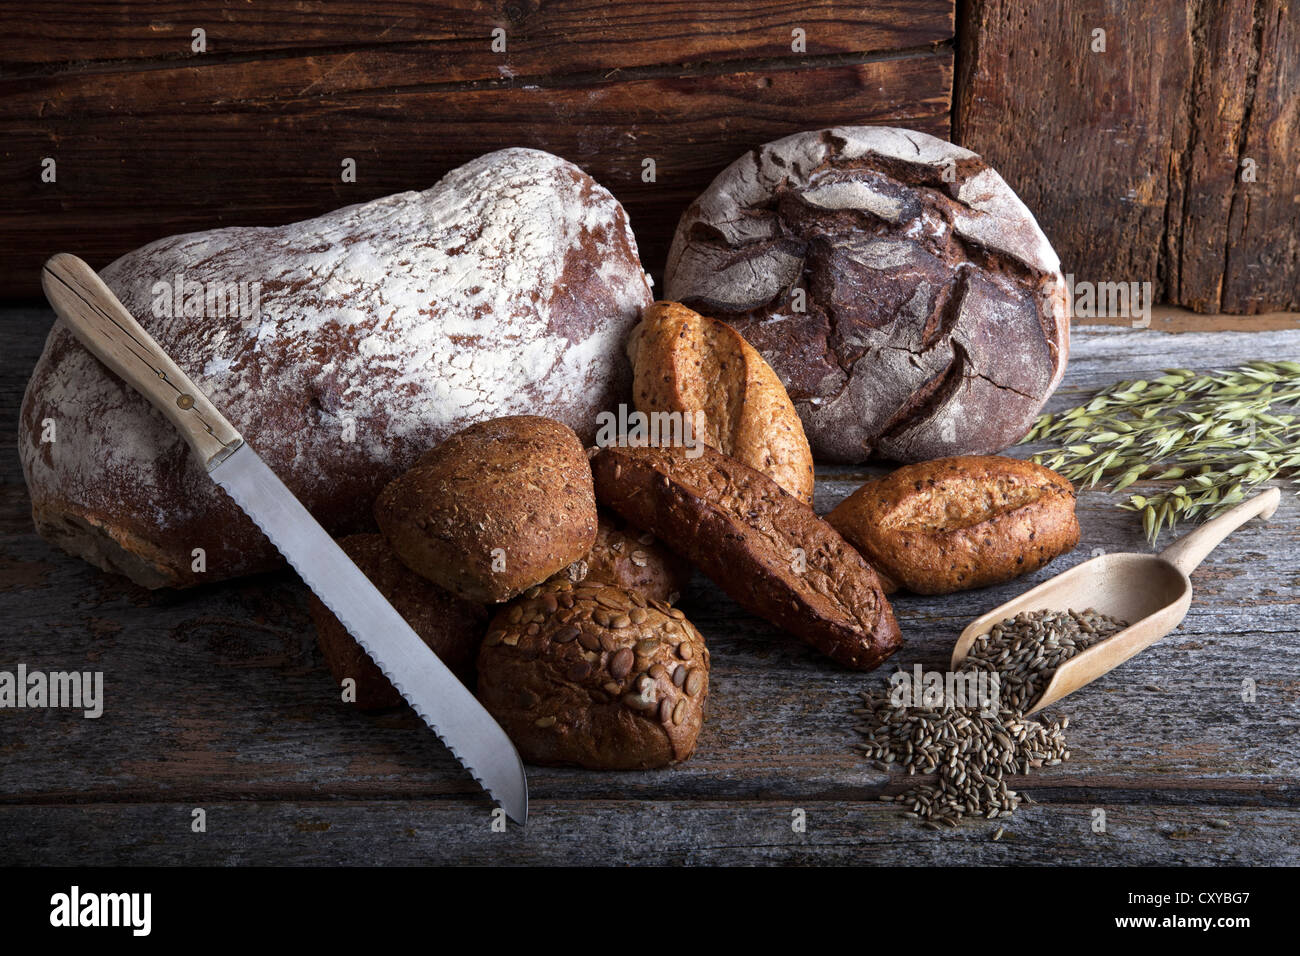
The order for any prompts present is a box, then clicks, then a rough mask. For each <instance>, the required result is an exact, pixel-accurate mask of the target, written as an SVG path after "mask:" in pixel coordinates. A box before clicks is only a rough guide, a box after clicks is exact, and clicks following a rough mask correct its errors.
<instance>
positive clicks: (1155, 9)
mask: <svg viewBox="0 0 1300 956" xmlns="http://www.w3.org/2000/svg"><path fill="white" fill-rule="evenodd" d="M1095 30H1104V31H1105V41H1106V49H1105V51H1104V52H1098V51H1094V50H1093V49H1092V44H1093V42H1094V32H1093V31H1095ZM960 34H961V41H960V50H959V60H960V63H961V69H960V76H959V79H958V89H957V92H956V95H955V102H954V128H955V135H956V138H957V140H958V141H959V142H961V143H962V145H965V146H968V147H969V148H971V149H974V150H976V151H977V152H979V153H981V154H983V155H984V157H985V158H986V159H988V160H989V161H990V162H992V163H993V164H994V165H995V166H996V167H998V168H999V169H1000V171H1001V172H1002V174H1003V176H1004V177H1005V178H1006V179H1007V181H1008V182H1009V183H1010V184H1011V185H1012V187H1013V188H1015V189H1016V190H1017V191H1018V192H1020V194H1021V196H1022V198H1024V199H1025V201H1026V202H1027V203H1028V205H1029V207H1030V208H1031V209H1033V210H1034V211H1035V213H1036V215H1037V216H1038V219H1039V222H1040V223H1041V224H1042V225H1043V228H1044V231H1046V233H1047V234H1048V236H1049V238H1051V239H1052V241H1053V243H1054V244H1055V245H1056V247H1057V250H1058V252H1059V253H1060V254H1061V258H1062V262H1063V266H1064V270H1065V271H1066V272H1068V273H1069V272H1072V273H1073V274H1074V275H1075V277H1076V279H1079V280H1088V281H1092V282H1129V281H1139V282H1141V281H1149V282H1152V283H1153V284H1154V286H1155V291H1156V299H1157V301H1167V302H1170V303H1172V304H1176V305H1185V306H1189V307H1191V308H1193V309H1196V310H1198V311H1205V312H1219V311H1226V312H1234V313H1257V312H1268V311H1273V310H1295V309H1297V308H1300V239H1298V238H1297V235H1298V234H1300V180H1298V178H1297V177H1300V170H1297V166H1296V162H1295V156H1296V155H1297V152H1298V151H1300V98H1297V97H1296V95H1295V90H1296V83H1297V76H1296V70H1297V68H1298V67H1297V62H1298V61H1300V8H1297V7H1296V5H1295V4H1292V3H1290V2H1288V0H1249V2H1240V3H1239V2H1230V0H1161V2H1159V3H1152V4H1141V5H1133V4H1128V3H1124V2H1122V0H1071V2H1068V3H1060V4H1035V3H1031V2H1029V0H971V2H970V3H968V4H966V5H965V7H964V16H963V20H962V24H961V27H960ZM1247 160H1250V161H1251V162H1252V163H1253V175H1254V176H1255V181H1254V182H1251V181H1249V179H1248V177H1247V176H1246V175H1245V170H1246V165H1247V164H1246V161H1247Z"/></svg>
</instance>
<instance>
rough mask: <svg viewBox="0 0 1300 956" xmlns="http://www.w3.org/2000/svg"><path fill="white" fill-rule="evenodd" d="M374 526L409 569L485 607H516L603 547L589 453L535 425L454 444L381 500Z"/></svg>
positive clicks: (511, 426)
mask: <svg viewBox="0 0 1300 956" xmlns="http://www.w3.org/2000/svg"><path fill="white" fill-rule="evenodd" d="M375 518H376V520H377V521H378V522H379V528H380V530H381V531H383V533H384V535H385V537H387V538H388V541H389V543H390V544H391V545H392V546H393V550H394V551H395V552H396V553H397V556H398V557H399V558H401V559H402V562H403V563H404V564H405V565H406V566H407V567H408V568H410V569H411V570H412V571H415V572H417V573H418V574H422V575H423V576H424V577H426V578H428V579H429V580H430V581H432V582H434V583H435V584H437V585H439V586H440V587H444V588H446V589H447V590H448V591H451V592H452V593H453V594H457V595H459V596H461V597H463V598H466V599H467V600H471V601H480V602H482V603H496V602H499V601H506V600H509V599H510V598H512V597H514V596H515V595H516V594H519V593H520V592H521V591H523V590H524V589H526V588H529V587H532V586H533V585H534V584H539V583H540V582H542V581H545V580H546V579H547V578H549V577H550V576H551V575H552V574H555V572H557V571H559V570H561V569H562V568H564V567H566V566H568V565H569V564H571V563H572V562H574V561H577V560H578V559H579V558H581V557H583V556H584V555H585V554H587V553H588V552H589V551H591V547H592V545H593V544H595V543H596V499H595V495H594V493H593V491H592V485H591V469H590V467H589V466H588V465H587V456H586V453H585V452H584V451H583V448H582V443H581V442H579V441H578V436H577V435H575V434H574V433H573V431H572V429H570V428H569V427H568V426H566V425H561V424H560V423H559V422H557V421H553V420H552V419H549V418H539V417H537V416H533V415H516V416H511V417H508V418H494V419H491V420H490V421H486V422H480V423H479V424H477V425H471V426H470V427H469V428H466V429H464V430H463V431H459V432H457V433H456V434H455V435H452V436H451V438H449V439H447V440H446V441H445V442H443V443H442V444H441V445H439V446H438V447H437V448H434V449H433V450H432V451H429V452H427V453H425V455H424V456H423V457H421V458H420V460H419V461H417V462H416V464H415V467H414V468H412V469H411V470H410V471H408V472H406V473H405V474H403V475H400V476H399V477H397V478H395V479H394V480H393V481H392V482H391V483H389V484H388V486H387V487H385V488H384V490H383V491H381V492H380V493H379V499H378V501H376V502H375Z"/></svg>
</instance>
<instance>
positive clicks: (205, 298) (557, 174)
mask: <svg viewBox="0 0 1300 956" xmlns="http://www.w3.org/2000/svg"><path fill="white" fill-rule="evenodd" d="M101 275H102V277H103V279H104V281H105V282H106V283H107V284H108V286H109V287H110V288H111V289H112V290H113V291H114V292H115V293H116V294H117V296H118V297H119V298H120V299H121V300H122V302H123V303H124V304H125V305H126V307H127V309H128V310H129V311H130V312H131V313H132V314H133V315H134V316H135V317H136V318H137V319H138V320H139V321H140V323H141V324H142V325H143V326H144V327H145V329H146V330H148V331H149V332H150V333H151V334H152V335H153V336H154V337H155V338H156V339H157V340H158V342H159V343H160V344H161V345H162V347H163V348H164V349H165V350H166V351H167V352H168V353H169V354H170V355H171V357H172V358H173V359H174V360H175V361H176V363H177V364H178V365H179V366H180V367H181V368H182V369H184V370H185V372H186V373H187V374H189V375H190V377H191V378H193V380H194V381H195V383H196V384H197V385H198V386H199V387H200V388H201V389H203V390H204V392H206V393H207V395H208V396H209V397H210V398H211V399H212V401H213V403H214V404H215V405H216V407H217V408H218V409H220V410H221V412H222V413H223V414H224V415H225V416H226V417H227V418H228V419H230V421H231V422H232V423H233V424H234V425H235V427H236V428H238V429H239V430H240V431H241V432H242V433H243V435H244V437H245V439H247V440H248V442H249V443H250V444H251V445H252V447H253V448H254V449H255V450H256V451H257V452H258V454H260V455H261V456H262V458H263V459H265V461H266V463H267V464H268V465H269V466H270V467H271V469H272V470H273V471H274V472H276V474H278V475H279V476H280V478H281V479H283V480H284V482H285V484H286V485H288V486H289V488H290V490H292V491H293V492H294V494H296V495H297V496H298V497H299V499H301V501H302V502H303V504H305V505H306V506H307V508H308V509H309V510H310V511H311V512H312V513H313V514H314V515H315V516H316V517H317V519H318V520H319V521H320V522H321V523H322V524H323V525H324V526H325V528H326V530H327V531H329V532H331V533H332V534H347V533H350V532H356V531H367V530H371V529H372V528H373V524H372V521H371V514H370V509H371V505H372V504H373V502H374V498H375V495H376V494H377V493H378V491H379V489H380V488H382V487H383V486H384V484H385V483H387V482H388V481H389V480H390V479H391V478H392V477H393V476H394V475H396V474H398V473H399V472H400V471H402V470H403V469H404V468H406V467H407V466H409V465H410V463H411V462H413V461H414V460H415V459H416V457H418V456H419V455H420V454H421V453H423V452H424V451H426V450H427V449H428V448H430V447H431V446H433V445H435V444H437V443H438V442H439V441H441V440H443V439H444V438H446V437H447V436H448V435H450V434H452V433H453V432H455V431H457V430H458V429H460V428H463V427H464V426H466V425H468V424H471V423H473V422H475V421H479V420H482V419H484V418H490V417H492V416H496V415H507V414H512V413H519V412H536V413H539V414H544V415H548V416H551V417H554V418H557V419H559V420H560V421H563V422H565V423H566V424H568V425H569V426H571V427H572V428H574V429H575V430H576V431H578V432H579V433H580V434H582V435H583V436H584V439H585V440H588V441H589V440H591V438H592V437H593V435H594V430H595V429H594V425H595V415H596V413H597V412H599V411H601V410H603V409H607V408H609V407H611V406H613V405H615V404H617V403H618V402H620V401H625V400H626V396H627V395H628V394H629V393H630V388H631V373H630V370H629V369H628V367H627V361H626V359H625V358H624V356H623V344H624V341H625V339H626V337H627V334H628V332H629V331H630V329H631V327H632V325H633V324H634V323H635V322H636V320H637V319H638V317H639V315H640V312H641V310H642V309H643V308H644V307H645V306H647V305H649V304H650V302H651V301H652V297H651V295H650V289H649V284H648V282H647V279H646V276H645V273H644V271H643V270H642V268H641V265H640V262H639V259H638V256H637V248H636V241H635V239H634V238H633V236H632V231H631V229H630V227H629V225H628V222H627V217H626V216H625V214H624V212H623V209H622V207H621V206H620V205H619V203H618V202H617V201H616V200H615V199H614V197H613V196H611V195H610V194H609V192H608V191H606V190H605V189H603V188H602V187H601V186H600V185H599V184H597V183H596V182H595V181H594V180H592V179H591V177H590V176H588V175H587V174H586V173H584V172H583V171H582V170H581V169H579V168H578V167H577V166H574V165H573V164H572V163H568V162H566V161H564V160H562V159H560V158H558V157H556V156H552V155H550V154H548V153H544V152H540V151H538V150H532V149H507V150H502V151H500V152H495V153H491V154H488V155H486V156H482V157H480V158H478V159H476V160H474V161H473V162H470V163H467V164H466V165H464V166H462V167H460V168H458V169H455V170H453V171H451V172H450V173H448V174H447V175H446V176H445V177H443V179H442V180H441V181H440V182H439V183H438V184H437V185H435V186H433V187H432V188H431V189H427V190H425V191H423V192H406V193H400V194H397V195H393V196H388V197H385V198H382V199H376V200H374V201H372V202H367V203H363V204H361V205H356V206H349V207H347V208H345V209H340V210H338V211H336V212H332V213H329V214H328V215H325V216H321V217H320V218H318V219H312V220H309V221H306V222H300V223H295V224H293V225H288V226H283V227H279V228H260V227H259V228H251V227H250V228H229V229H217V230H213V231H211V232H201V233H193V234H190V235H183V236H174V237H171V238H167V239H162V240H160V241H158V242H154V243H151V244H149V245H148V246H145V247H143V248H142V249H139V250H137V251H135V252H132V253H130V254H128V255H125V256H123V257H122V258H120V259H118V260H117V261H116V262H114V263H112V264H111V265H109V266H108V267H106V268H105V269H104V270H103V271H102V273H101ZM178 280H179V283H178ZM235 283H245V284H246V285H245V286H244V291H245V293H246V295H245V297H244V298H239V297H238V296H236V299H237V301H238V303H239V308H237V309H234V310H231V309H230V308H229V304H230V300H229V299H228V298H224V297H222V296H221V295H218V294H217V293H218V292H220V291H221V289H222V288H223V287H225V286H227V285H228V284H235ZM254 283H260V294H259V295H257V296H254V295H253V290H254V285H253V284H254ZM178 284H179V285H180V288H181V304H182V307H181V309H180V310H179V312H180V314H175V313H176V311H177V310H176V309H175V301H176V300H175V296H174V294H173V288H174V287H175V286H177V285H178ZM196 290H197V292H196ZM195 292H196V294H194V295H191V293H195ZM209 299H210V301H209ZM254 299H256V301H254ZM191 304H192V305H193V306H194V308H193V310H191V309H190V308H189V305H191ZM245 306H247V307H246V308H245ZM155 309H157V311H156V310H155ZM166 312H171V313H173V314H170V315H167V314H165V313H166ZM191 312H193V313H195V314H191ZM47 419H49V420H52V421H53V423H54V425H55V428H56V434H57V440H55V441H53V442H44V443H43V442H42V433H43V431H44V428H43V422H44V421H45V420H47ZM19 446H20V450H21V456H22V464H23V471H24V474H25V476H26V480H27V487H28V490H29V492H30V495H31V499H32V511H33V515H34V518H35V521H36V526H37V530H38V531H39V532H40V533H41V534H42V535H44V536H45V537H46V538H47V539H49V540H50V541H52V542H54V543H56V544H58V545H59V546H60V547H62V548H64V549H65V550H67V551H69V552H71V553H73V554H76V555H80V556H82V557H84V558H86V559H87V560H89V561H91V562H93V563H94V564H97V565H98V566H100V567H102V568H105V569H106V570H111V571H117V572H120V573H123V574H126V575H128V576H129V577H131V578H132V580H134V581H136V582H137V583H139V584H142V585H145V586H147V587H161V586H187V585H192V584H196V583H198V582H200V581H204V580H206V581H213V580H220V579H223V578H230V577H235V576H237V575H241V574H246V573H250V572H254V571H259V570H265V569H268V568H271V567H275V566H277V565H279V564H280V563H281V559H280V557H279V555H278V554H277V553H276V551H275V549H274V548H273V547H272V546H271V545H270V543H269V542H268V541H266V539H265V538H264V537H263V536H262V534H261V532H259V531H258V530H257V528H256V527H255V526H254V525H253V523H252V522H251V521H250V520H249V519H248V518H247V517H245V516H244V514H243V513H242V512H241V511H240V510H239V509H238V508H237V507H236V506H235V505H234V503H233V502H231V501H230V499H229V498H227V497H226V496H225V494H224V493H223V492H221V490H220V489H218V488H217V487H216V486H215V485H214V484H213V483H212V482H211V481H210V480H209V479H208V477H207V475H206V474H205V473H204V471H203V469H202V467H201V466H200V465H199V463H198V462H197V461H195V459H194V456H193V455H192V454H191V453H190V450H189V447H188V446H187V445H186V444H185V442H184V441H183V440H182V439H181V438H180V436H179V435H178V434H177V433H176V431H175V429H174V428H172V427H171V425H169V424H168V423H167V421H166V419H164V418H163V416H162V415H161V414H160V413H158V412H157V411H155V410H154V409H153V408H152V406H150V405H149V403H148V402H147V401H145V400H144V399H143V398H141V397H140V396H139V395H138V394H136V393H135V392H134V391H133V390H131V389H130V388H129V387H128V386H126V385H124V384H123V383H122V382H121V381H120V380H119V379H118V378H116V377H115V376H114V375H113V374H112V373H110V372H109V371H107V370H106V369H105V368H104V367H103V366H101V365H100V364H99V362H98V361H96V360H95V359H94V358H93V357H92V356H91V355H90V353H89V352H87V351H86V350H85V349H84V348H82V346H81V345H80V344H79V343H77V342H76V341H75V340H74V339H73V337H72V334H71V333H70V332H69V331H68V330H67V328H65V327H64V326H63V324H62V323H58V322H56V323H55V325H54V327H53V330H52V331H51V332H50V335H49V338H48V340H47V342H46V345H45V351H44V354H43V355H42V356H41V358H40V361H39V362H38V363H37V365H36V369H35V371H34V372H33V374H32V378H31V381H30V383H29V385H28V388H27V394H26V396H25V398H24V402H23V409H22V417H21V425H20V441H19ZM196 548H202V549H204V551H205V553H206V557H205V563H206V571H204V572H202V573H200V572H197V571H195V570H194V569H193V567H192V565H193V562H194V561H195V556H194V554H193V551H194V549H196Z"/></svg>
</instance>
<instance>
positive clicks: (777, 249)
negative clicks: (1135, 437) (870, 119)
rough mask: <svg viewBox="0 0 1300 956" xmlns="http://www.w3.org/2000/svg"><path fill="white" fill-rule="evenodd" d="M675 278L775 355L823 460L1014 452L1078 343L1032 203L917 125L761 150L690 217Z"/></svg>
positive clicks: (682, 295) (668, 273)
mask: <svg viewBox="0 0 1300 956" xmlns="http://www.w3.org/2000/svg"><path fill="white" fill-rule="evenodd" d="M664 285H665V289H666V296H667V297H668V298H670V299H674V300H676V301H678V302H682V303H685V304H686V305H688V306H690V307H691V308H693V309H698V310H700V311H701V312H704V313H705V314H707V315H711V316H713V317H714V318H715V319H721V320H722V321H724V322H727V323H728V324H730V325H732V326H734V327H735V329H736V331H738V332H739V333H740V334H741V335H743V336H744V337H745V338H746V339H747V340H748V341H749V343H750V344H751V345H753V346H754V348H756V349H758V351H759V352H761V353H762V355H763V357H764V358H765V359H766V360H767V361H768V362H770V363H771V365H772V368H773V369H775V370H776V374H777V375H779V376H780V377H781V381H782V382H783V383H785V387H786V390H787V391H788V392H789V394H790V397H791V398H792V399H793V400H794V404H795V407H796V408H797V409H798V410H799V414H800V416H802V418H803V423H804V427H805V428H806V429H807V433H808V439H809V441H810V442H811V443H812V449H813V453H814V454H815V455H816V456H817V459H818V460H819V461H820V460H827V461H842V462H861V461H865V460H867V459H868V458H870V457H881V458H890V459H893V460H895V461H901V462H911V461H924V460H927V459H931V458H938V457H940V456H942V455H960V454H986V453H991V452H997V451H1001V450H1002V449H1003V448H1006V447H1007V446H1009V445H1014V444H1015V443H1016V441H1018V440H1019V439H1020V438H1021V436H1023V435H1024V434H1025V432H1026V431H1028V430H1029V427H1030V425H1032V424H1033V422H1034V418H1035V417H1036V416H1037V414H1038V411H1039V409H1040V408H1041V407H1042V405H1043V403H1044V402H1045V401H1046V400H1047V397H1048V396H1049V395H1051V394H1052V391H1053V390H1054V389H1055V388H1056V386H1057V384H1058V383H1059V382H1060V381H1061V376H1062V375H1063V374H1064V372H1065V363H1066V357H1067V355H1068V353H1069V342H1070V324H1069V315H1068V309H1067V302H1066V288H1065V279H1064V277H1063V276H1062V275H1061V266H1060V260H1059V259H1058V257H1057V255H1056V253H1055V252H1054V251H1053V250H1052V246H1051V244H1050V243H1049V242H1048V240H1047V237H1046V236H1044V235H1043V232H1042V230H1041V229H1039V227H1038V224H1037V223H1036V222H1035V221H1034V217H1033V215H1032V214H1031V213H1030V211H1029V210H1028V209H1027V208H1026V207H1025V204H1024V203H1023V202H1021V201H1020V199H1019V198H1018V197H1017V196H1016V194H1015V193H1014V192H1013V191H1012V190H1011V188H1010V187H1009V186H1007V184H1006V183H1005V182H1004V181H1003V180H1002V177H1001V176H999V175H998V174H997V172H996V171H994V170H993V169H992V168H990V167H989V165H988V164H987V163H985V162H984V161H983V160H982V159H981V158H980V157H979V156H977V155H976V154H975V153H972V152H971V151H970V150H968V149H962V148H961V147H960V146H955V145H953V144H952V143H948V142H945V141H943V140H941V139H937V138H935V137H933V136H927V135H926V134H924V133H918V132H915V131H913V130H907V129H892V128H889V127H882V126H840V127H835V128H833V129H822V130H814V131H809V132H804V133H795V134H794V135H792V136H786V137H784V138H782V139H778V140H776V141H774V142H771V143H766V144H764V145H762V146H759V147H757V148H755V149H751V150H749V151H748V152H746V153H745V154H744V155H743V156H741V157H740V158H739V159H737V160H736V161H735V162H734V163H732V164H731V165H730V166H728V167H727V168H726V169H724V170H723V171H722V172H721V173H719V174H718V177H717V178H716V179H715V180H714V181H713V182H712V183H711V184H710V185H709V187H708V188H707V189H706V190H705V191H704V192H703V193H702V194H701V195H700V197H699V198H698V199H696V200H695V202H693V203H692V204H691V206H690V208H689V209H687V210H686V212H685V213H684V214H683V215H682V219H681V222H680V223H678V226H677V232H676V235H675V236H674V237H673V244H672V248H671V249H670V250H669V253H668V261H667V265H666V266H665V268H664Z"/></svg>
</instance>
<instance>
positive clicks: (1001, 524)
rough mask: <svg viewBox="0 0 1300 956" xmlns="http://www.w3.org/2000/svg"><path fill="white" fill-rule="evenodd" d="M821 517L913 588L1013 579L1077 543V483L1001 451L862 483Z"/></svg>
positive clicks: (934, 590) (937, 590) (949, 588)
mask: <svg viewBox="0 0 1300 956" xmlns="http://www.w3.org/2000/svg"><path fill="white" fill-rule="evenodd" d="M826 520H827V521H829V522H830V523H831V524H832V525H834V526H835V527H836V528H837V529H838V530H839V532H840V534H842V535H844V537H845V538H847V539H848V540H849V541H850V542H852V544H853V545H854V547H856V548H857V549H858V550H859V551H861V552H862V553H863V554H864V555H866V557H867V560H869V561H870V562H871V563H872V564H873V565H874V566H875V567H876V569H877V570H878V571H881V572H883V575H884V576H886V577H887V578H889V579H891V580H892V582H894V583H896V584H897V585H898V586H900V587H904V588H907V589H908V590H909V591H915V592H916V593H917V594H949V593H951V592H953V591H964V590H966V589H968V588H981V587H986V586H988V585H990V584H1000V583H1002V582H1003V581H1010V580H1011V579H1012V578H1016V577H1019V576H1020V575H1022V574H1028V573H1029V572H1031V571H1037V570H1038V569H1039V568H1041V567H1042V566H1043V565H1045V564H1047V562H1049V561H1051V560H1052V559H1053V558H1055V557H1057V556H1058V555H1062V554H1065V553H1066V552H1067V551H1070V550H1072V549H1073V548H1074V546H1075V545H1076V544H1078V543H1079V522H1078V520H1077V519H1076V518H1075V515H1074V487H1073V486H1072V485H1071V484H1070V483H1069V482H1068V481H1066V480H1065V479H1064V478H1062V477H1061V476H1060V475H1058V474H1057V473H1056V472H1054V471H1052V470H1051V469H1050V468H1044V467H1043V466H1042V465H1036V464H1034V463H1033V462H1031V461H1021V460H1019V459H1017V458H1004V457H1002V456H999V455H966V456H957V457H953V458H940V459H937V460H935V461H925V462H920V463H918V464H915V465H906V466H904V467H903V468H899V469H898V470H897V471H894V472H891V473H890V474H888V475H886V476H885V477H883V478H878V479H876V480H874V481H869V482H867V483H866V484H865V485H863V486H862V487H861V488H859V489H858V490H857V491H855V492H854V493H853V494H851V495H850V496H849V497H848V498H845V499H844V501H842V502H840V504H839V506H838V507H837V508H835V510H834V511H832V512H831V513H830V514H829V515H827V516H826Z"/></svg>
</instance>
